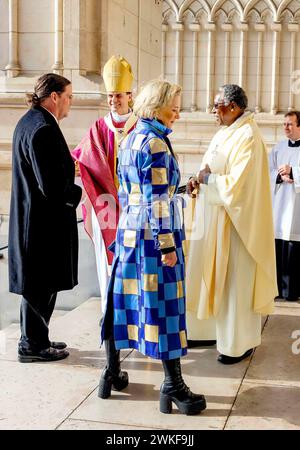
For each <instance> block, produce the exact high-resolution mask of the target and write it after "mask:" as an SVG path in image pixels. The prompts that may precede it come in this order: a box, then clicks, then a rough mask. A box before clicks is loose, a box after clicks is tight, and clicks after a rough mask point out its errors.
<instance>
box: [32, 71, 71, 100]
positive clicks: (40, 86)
mask: <svg viewBox="0 0 300 450" xmlns="http://www.w3.org/2000/svg"><path fill="white" fill-rule="evenodd" d="M69 84H71V81H70V80H68V79H67V78H65V77H62V76H61V75H57V74H56V73H46V74H44V75H42V76H41V77H40V78H39V79H38V80H37V82H36V83H35V86H34V91H33V93H32V94H26V97H27V104H28V105H29V106H32V107H33V106H39V105H40V104H41V103H42V101H43V100H45V98H47V97H50V95H51V93H52V92H57V93H58V94H62V93H63V92H64V90H65V88H66V86H68V85H69Z"/></svg>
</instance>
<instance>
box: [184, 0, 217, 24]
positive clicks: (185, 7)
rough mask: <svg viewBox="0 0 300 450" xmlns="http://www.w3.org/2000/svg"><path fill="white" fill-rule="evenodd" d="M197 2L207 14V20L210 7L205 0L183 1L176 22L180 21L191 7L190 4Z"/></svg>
mask: <svg viewBox="0 0 300 450" xmlns="http://www.w3.org/2000/svg"><path fill="white" fill-rule="evenodd" d="M194 2H197V3H200V4H201V5H202V6H203V8H204V9H205V11H206V12H207V16H208V18H210V7H209V5H208V3H207V1H206V0H184V2H183V3H182V5H181V6H180V8H179V14H178V21H181V18H182V17H183V15H184V13H185V11H186V10H187V9H188V8H189V7H190V6H191V4H192V3H194Z"/></svg>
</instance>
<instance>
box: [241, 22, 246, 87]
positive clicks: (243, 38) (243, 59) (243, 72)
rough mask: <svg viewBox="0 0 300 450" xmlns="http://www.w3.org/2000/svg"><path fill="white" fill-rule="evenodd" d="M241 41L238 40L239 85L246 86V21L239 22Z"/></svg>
mask: <svg viewBox="0 0 300 450" xmlns="http://www.w3.org/2000/svg"><path fill="white" fill-rule="evenodd" d="M240 30H241V41H240V60H239V85H240V86H241V87H243V89H244V90H246V89H247V87H246V60H247V31H248V25H247V24H246V23H241V25H240Z"/></svg>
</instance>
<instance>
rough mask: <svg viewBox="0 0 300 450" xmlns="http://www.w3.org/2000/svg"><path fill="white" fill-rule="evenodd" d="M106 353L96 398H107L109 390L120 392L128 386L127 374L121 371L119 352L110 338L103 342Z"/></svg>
mask: <svg viewBox="0 0 300 450" xmlns="http://www.w3.org/2000/svg"><path fill="white" fill-rule="evenodd" d="M104 346H105V352H106V361H107V363H106V366H105V369H104V370H103V372H102V375H101V377H100V383H99V390H98V397H100V398H108V397H110V394H111V389H112V388H114V389H115V390H116V391H122V390H123V389H125V388H126V387H127V386H128V373H127V372H122V371H121V365H120V351H119V350H116V347H115V342H114V339H113V338H112V337H110V338H109V339H107V340H105V341H104Z"/></svg>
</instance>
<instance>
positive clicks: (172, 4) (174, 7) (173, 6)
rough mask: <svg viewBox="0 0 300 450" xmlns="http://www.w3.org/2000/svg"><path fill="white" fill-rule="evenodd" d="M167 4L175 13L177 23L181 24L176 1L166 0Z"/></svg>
mask: <svg viewBox="0 0 300 450" xmlns="http://www.w3.org/2000/svg"><path fill="white" fill-rule="evenodd" d="M165 2H166V3H167V4H168V5H169V6H170V8H171V10H172V11H173V12H174V15H175V18H176V22H179V9H178V6H177V5H176V3H175V0H165Z"/></svg>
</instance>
